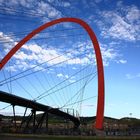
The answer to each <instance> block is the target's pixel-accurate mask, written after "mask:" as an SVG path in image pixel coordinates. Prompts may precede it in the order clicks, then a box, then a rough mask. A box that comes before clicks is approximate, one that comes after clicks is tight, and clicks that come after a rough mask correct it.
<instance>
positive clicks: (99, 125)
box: [0, 18, 105, 129]
mask: <svg viewBox="0 0 140 140" xmlns="http://www.w3.org/2000/svg"><path fill="white" fill-rule="evenodd" d="M61 22H74V23H77V24H79V25H81V26H82V27H83V28H84V29H85V30H86V31H87V33H88V35H89V36H90V39H91V41H92V44H93V46H94V50H95V55H96V61H97V71H98V102H97V113H96V124H95V128H96V129H103V119H104V96H105V95H104V92H105V86H104V69H103V62H102V55H101V51H100V47H99V43H98V41H97V38H96V35H95V33H94V32H93V31H92V29H91V27H90V26H89V25H88V24H87V23H86V22H84V21H83V20H81V19H78V18H60V19H56V20H53V21H50V22H48V23H45V24H43V25H42V26H40V27H39V28H37V29H35V30H33V31H32V32H31V33H29V34H28V35H27V36H26V37H25V38H23V39H22V40H21V41H20V42H19V43H18V44H17V45H16V46H15V47H14V48H12V49H11V50H10V52H9V53H8V54H7V55H6V56H5V57H4V58H3V59H2V61H1V62H0V70H1V69H2V68H3V67H4V65H5V64H6V63H7V62H8V61H9V59H10V58H11V57H12V56H13V55H14V54H15V53H16V52H17V51H18V50H19V49H20V48H21V47H22V46H23V45H24V44H25V43H26V42H27V41H29V40H30V39H31V38H32V37H33V36H35V35H36V34H37V33H39V32H41V31H42V30H44V29H46V28H48V27H50V26H52V25H55V24H58V23H61Z"/></svg>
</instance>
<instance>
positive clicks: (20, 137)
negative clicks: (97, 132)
mask: <svg viewBox="0 0 140 140" xmlns="http://www.w3.org/2000/svg"><path fill="white" fill-rule="evenodd" d="M104 139H105V140H112V139H113V140H138V139H139V140H140V136H137V137H135V136H134V137H133V136H114V137H113V136H111V137H109V136H106V137H97V136H50V135H33V134H0V140H104Z"/></svg>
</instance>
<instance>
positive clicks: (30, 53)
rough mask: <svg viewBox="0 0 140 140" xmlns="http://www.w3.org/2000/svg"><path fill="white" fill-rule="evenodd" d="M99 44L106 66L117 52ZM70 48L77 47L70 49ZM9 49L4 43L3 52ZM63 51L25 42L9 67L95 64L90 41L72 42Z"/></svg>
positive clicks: (13, 68) (40, 67)
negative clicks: (65, 51)
mask: <svg viewBox="0 0 140 140" xmlns="http://www.w3.org/2000/svg"><path fill="white" fill-rule="evenodd" d="M0 37H1V39H2V40H5V39H7V40H11V42H12V44H14V45H15V44H17V42H14V39H12V38H11V37H8V36H7V35H5V34H3V33H2V32H1V33H0ZM14 45H13V46H14ZM100 46H101V52H102V57H103V63H104V66H108V65H109V63H110V62H111V61H116V59H117V57H118V54H117V52H116V51H115V50H114V49H113V48H108V47H107V45H105V44H102V43H100ZM72 48H79V49H75V50H74V49H73V50H72ZM10 49H11V45H9V44H6V45H5V44H4V53H5V54H7V52H9V50H10ZM63 51H64V50H60V49H58V48H55V47H53V46H47V47H46V48H44V47H43V45H38V44H36V43H32V44H25V45H23V46H22V48H21V49H20V50H19V51H18V52H16V54H15V55H14V56H13V59H15V60H14V61H15V63H16V64H17V65H14V66H13V67H11V70H13V71H15V69H17V70H18V69H28V68H31V67H33V66H34V65H40V64H42V63H44V65H49V66H50V65H54V64H58V63H59V64H60V65H57V66H64V65H66V64H67V65H68V64H69V65H73V66H74V65H87V64H91V63H92V64H96V60H95V55H94V49H93V46H92V43H91V41H87V42H77V43H74V44H73V46H72V47H71V48H69V49H68V50H67V51H68V53H67V54H66V53H64V52H63ZM79 56H80V57H79ZM19 62H20V63H19ZM119 62H120V63H125V61H124V60H123V59H122V60H119ZM21 65H22V66H21ZM73 66H72V67H73ZM39 69H43V67H42V65H40V66H39Z"/></svg>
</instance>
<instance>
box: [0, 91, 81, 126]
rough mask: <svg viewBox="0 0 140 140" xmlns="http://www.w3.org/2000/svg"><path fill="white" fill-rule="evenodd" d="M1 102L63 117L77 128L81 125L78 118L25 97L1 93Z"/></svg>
mask: <svg viewBox="0 0 140 140" xmlns="http://www.w3.org/2000/svg"><path fill="white" fill-rule="evenodd" d="M0 101H2V102H6V103H10V104H12V105H17V106H22V107H27V108H31V109H33V110H36V111H44V112H48V113H51V114H54V115H57V116H61V117H63V118H65V119H70V120H71V121H72V122H73V123H74V124H75V126H76V127H78V126H79V125H80V121H79V119H78V118H76V117H74V116H72V115H70V114H68V113H66V112H63V111H61V110H59V109H58V108H52V107H50V106H47V105H44V104H41V103H38V102H35V101H33V100H29V99H25V98H23V97H19V96H16V95H12V94H9V93H7V92H4V91H0Z"/></svg>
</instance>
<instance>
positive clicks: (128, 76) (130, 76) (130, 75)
mask: <svg viewBox="0 0 140 140" xmlns="http://www.w3.org/2000/svg"><path fill="white" fill-rule="evenodd" d="M126 78H127V79H135V78H140V73H138V74H135V75H132V74H126Z"/></svg>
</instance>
